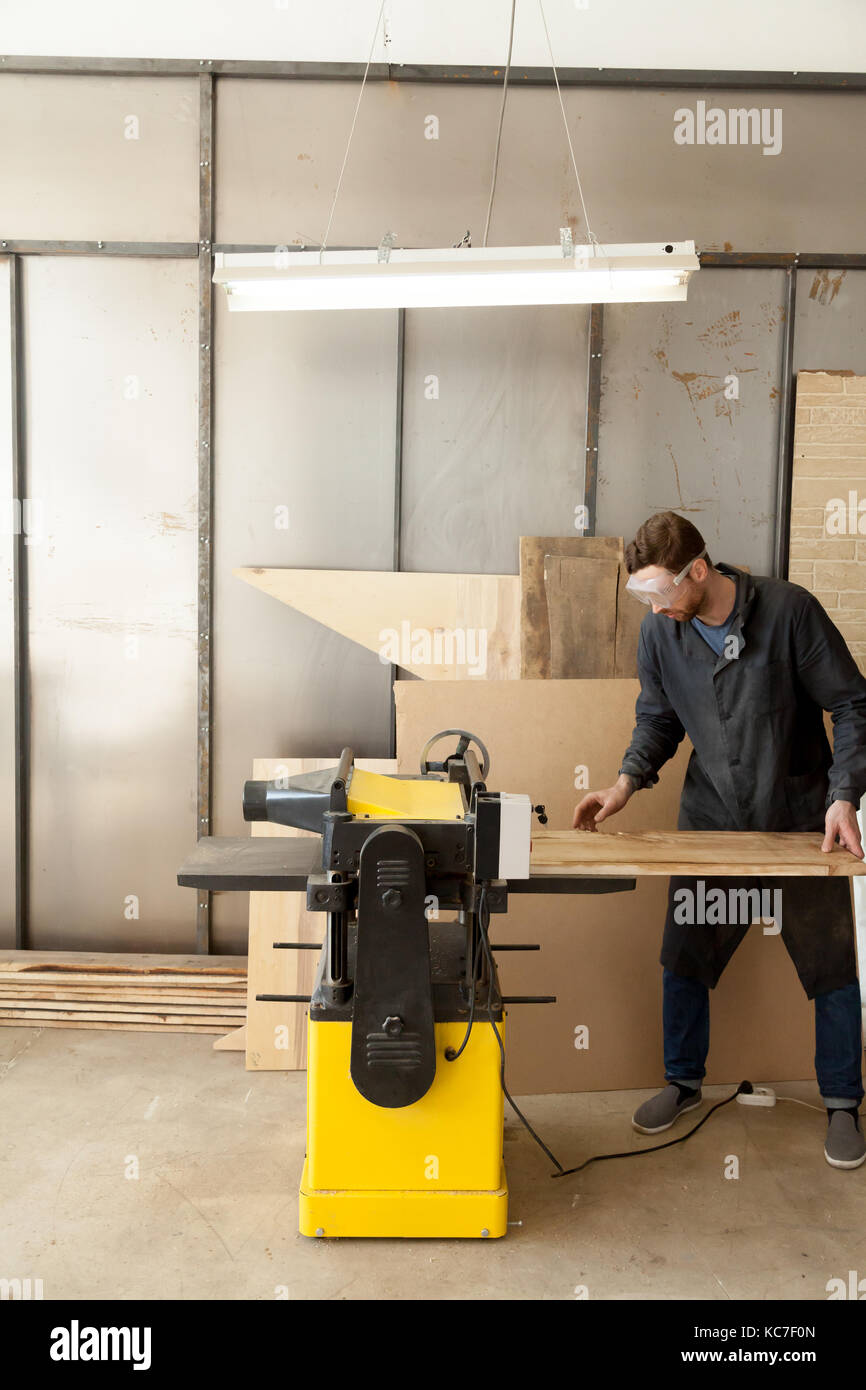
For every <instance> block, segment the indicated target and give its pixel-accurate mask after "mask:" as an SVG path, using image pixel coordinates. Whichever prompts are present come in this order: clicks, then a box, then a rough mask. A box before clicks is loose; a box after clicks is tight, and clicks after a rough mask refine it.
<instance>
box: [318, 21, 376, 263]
mask: <svg viewBox="0 0 866 1390" xmlns="http://www.w3.org/2000/svg"><path fill="white" fill-rule="evenodd" d="M384 9H385V0H382V3H381V4H380V6H379V14H378V16H377V18H376V27H375V29H374V30H373V39H372V42H371V43H370V52H369V54H368V56H367V66H366V67H365V68H364V76H363V79H362V81H361V90H360V92H359V93H358V100H357V101H356V103H355V114H354V116H353V117H352V127H351V130H350V131H349V139H348V140H347V141H346V153H345V154H344V155H343V165H342V168H341V169H340V177H339V178H338V179H337V187H336V189H335V190H334V200H333V202H332V203H331V211H330V214H329V216H328V225H327V227H326V228H325V235H324V237H323V238H322V244H321V246H320V247H319V259H320V260H321V257H322V254H323V253H324V250H325V247H326V246H327V244H328V237H329V236H330V233H331V223H332V222H333V220H334V210H335V208H336V206H337V199H338V198H339V196H340V189H341V188H342V186H343V175H344V174H345V172H346V164H347V163H348V160H349V150H350V149H351V148H352V136H353V135H354V134H355V126H356V124H357V121H358V112H359V111H360V109H361V100H362V98H363V96H364V88H365V87H366V85H367V74H368V72H369V71H370V64H371V63H372V61H373V49H374V48H375V47H376V39H377V38H378V35H379V25H380V24H381V23H382V13H383V11H384Z"/></svg>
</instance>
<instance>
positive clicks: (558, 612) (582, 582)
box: [544, 555, 619, 680]
mask: <svg viewBox="0 0 866 1390" xmlns="http://www.w3.org/2000/svg"><path fill="white" fill-rule="evenodd" d="M618 578H619V565H618V564H617V562H616V560H613V559H608V560H596V559H590V558H589V557H587V556H574V555H545V557H544V592H545V596H546V598H547V621H548V627H549V629H550V676H551V679H553V680H560V679H574V678H578V677H587V676H588V677H595V678H600V677H605V676H612V675H613V674H614V667H615V649H616V598H617V583H618Z"/></svg>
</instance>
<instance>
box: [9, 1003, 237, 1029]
mask: <svg viewBox="0 0 866 1390" xmlns="http://www.w3.org/2000/svg"><path fill="white" fill-rule="evenodd" d="M0 1008H1V1009H44V1011H46V1012H47V1013H51V1012H57V1011H58V1009H61V1011H63V1012H64V1013H117V1015H126V1013H129V1015H132V1013H158V1015H160V1016H163V1017H168V1016H170V1015H175V1013H179V1015H182V1016H183V1017H190V1016H192V1015H196V1016H197V1017H199V1019H200V1020H202V1023H207V1022H209V1020H210V1019H229V1020H232V1022H235V1023H238V1022H240V1020H243V1019H245V1017H246V1004H239V1005H236V1006H232V1008H231V1009H227V1008H217V1006H214V1008H211V1006H209V1005H204V1006H202V1005H197V1004H196V1005H190V1004H129V1001H122V1002H120V1001H118V1002H113V1001H106V999H32V998H24V999H10V998H8V997H4V998H1V999H0Z"/></svg>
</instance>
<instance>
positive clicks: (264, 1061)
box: [244, 755, 397, 1071]
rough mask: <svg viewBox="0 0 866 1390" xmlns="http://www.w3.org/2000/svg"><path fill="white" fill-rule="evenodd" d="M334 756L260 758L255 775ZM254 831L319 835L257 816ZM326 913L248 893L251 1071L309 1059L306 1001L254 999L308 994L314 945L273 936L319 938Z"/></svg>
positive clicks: (290, 773)
mask: <svg viewBox="0 0 866 1390" xmlns="http://www.w3.org/2000/svg"><path fill="white" fill-rule="evenodd" d="M338 762H339V755H335V756H334V757H332V758H256V759H255V761H254V763H253V778H254V780H255V781H270V780H271V779H272V778H274V777H277V776H284V777H294V776H296V775H297V774H298V773H301V772H318V771H320V770H321V769H322V768H326V767H336V765H337V763H338ZM355 766H356V767H359V768H363V769H365V770H366V771H368V772H395V771H396V769H397V764H396V763H395V762H394V761H393V760H392V759H390V758H356V759H355ZM252 834H253V835H254V836H261V835H263V836H266V837H273V836H289V837H292V836H305V837H307V838H313V839H319V838H320V837H319V836H317V835H312V832H311V831H309V830H296V829H295V828H294V827H292V826H287V825H273V824H271V822H270V821H253V825H252ZM326 921H327V916H326V914H325V913H322V912H307V909H306V903H305V900H304V895H303V893H250V924H249V946H248V961H249V973H248V977H247V1024H246V1033H245V1035H244V1041H245V1045H246V1066H247V1071H302V1070H303V1069H304V1067H305V1066H306V1065H307V1006H306V1004H277V1003H269V1002H266V1001H260V1000H257V999H256V995H258V994H309V993H310V991H311V990H312V987H313V981H314V979H315V974H316V966H317V965H318V952H316V951H275V950H274V942H275V941H313V942H315V943H316V944H317V945H320V944H321V941H322V937H323V935H324V930H325V923H326Z"/></svg>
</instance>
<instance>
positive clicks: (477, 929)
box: [178, 729, 634, 1237]
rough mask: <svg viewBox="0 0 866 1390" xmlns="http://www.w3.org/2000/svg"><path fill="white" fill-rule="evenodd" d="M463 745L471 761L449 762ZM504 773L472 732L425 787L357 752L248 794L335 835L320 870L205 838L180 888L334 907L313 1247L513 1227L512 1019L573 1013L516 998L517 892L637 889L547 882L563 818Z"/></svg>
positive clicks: (323, 981) (310, 1127) (320, 1068)
mask: <svg viewBox="0 0 866 1390" xmlns="http://www.w3.org/2000/svg"><path fill="white" fill-rule="evenodd" d="M452 736H453V737H455V738H456V739H457V744H456V748H455V750H454V751H453V752H451V753H449V754H448V755H447V756H446V757H445V758H444V759H443V760H442V761H440V762H434V761H430V760H429V757H428V755H429V753H430V751H431V749H432V748H433V746H434V744H436V743H437V742H439V740H441V739H443V738H445V737H452ZM473 745H474V746H473ZM476 748H477V750H478V752H477V753H476V751H475V749H476ZM479 754H480V757H481V761H480V762H479V756H478V755H479ZM488 771H489V757H488V754H487V750H486V749H485V747H484V745H483V744H482V743H481V741H480V740H479V739H478V738H476V737H475V736H473V735H472V734H469V733H467V732H466V731H465V730H459V729H449V730H445V731H443V733H441V734H437V735H435V736H434V737H433V738H432V739H430V740H429V741H428V743H427V745H426V746H425V748H424V750H423V752H422V755H421V767H420V773H419V774H418V775H416V776H410V777H407V776H396V775H382V774H378V773H373V772H367V771H364V770H363V769H361V768H357V767H355V766H354V758H353V754H352V751H351V749H348V748H346V749H344V750H343V753H342V756H341V758H340V762H339V765H338V766H337V767H335V768H330V769H327V770H324V771H320V772H310V773H302V774H300V775H298V776H294V777H285V778H282V779H278V780H276V781H272V782H247V783H246V786H245V788H244V818H245V819H246V820H248V821H255V820H268V821H272V822H274V823H276V824H279V825H287V826H294V827H297V828H300V829H304V830H311V831H315V832H317V833H319V834H320V835H321V837H322V842H321V854H320V856H319V855H318V854H317V855H316V859H317V860H318V862H313V861H311V860H310V859H309V856H310V854H311V847H313V846H315V844H316V842H315V841H311V840H309V839H307V838H302V839H299V840H287V839H279V840H253V841H249V842H247V841H228V840H213V841H212V842H211V843H210V848H207V847H206V848H205V851H204V852H202V850H201V846H202V845H203V844H205V842H201V841H200V842H199V853H198V855H197V856H196V858H195V861H194V862H191V863H189V864H187V865H185V866H184V868H183V869H182V870H181V872H180V873H179V875H178V881H179V882H180V883H182V884H188V885H189V886H195V887H198V888H200V889H201V888H214V889H217V888H219V889H225V888H226V887H232V888H243V887H255V888H257V889H260V888H264V889H265V890H267V889H272V890H274V889H279V888H297V887H299V886H300V885H301V883H303V884H304V886H305V887H306V894H307V909H308V910H309V911H313V912H323V913H326V914H327V928H326V931H325V934H324V943H323V945H322V948H321V953H320V957H319V963H318V971H317V974H316V980H315V985H314V987H313V992H312V995H311V996H310V997H309V999H308V1000H307V999H303V1002H307V1003H308V1004H309V1021H308V1051H307V1152H306V1161H305V1164H304V1171H303V1176H302V1179H301V1189H300V1230H301V1233H302V1234H303V1235H307V1236H325V1237H328V1236H414V1237H421V1236H438V1237H459V1236H464V1237H494V1236H501V1235H504V1234H505V1231H506V1226H507V1206H508V1193H507V1188H506V1179H505V1170H504V1166H503V1157H502V1149H503V1097H504V1090H505V1082H504V1066H505V1053H504V1047H503V1039H504V1027H505V1006H506V1005H507V1004H509V1003H514V1004H517V1003H547V1002H555V1001H554V1000H553V999H549V998H543V997H526V996H524V997H513V998H511V999H509V998H508V997H507V996H506V997H503V996H502V994H501V992H500V989H499V981H498V975H497V970H496V962H495V952H496V950H497V947H496V946H495V945H493V943H492V942H491V940H490V935H489V925H490V917H491V914H493V913H502V912H505V911H506V910H507V904H508V893H509V889H511V891H523V892H556V891H567V892H606V891H618V890H622V889H627V888H631V887H633V886H634V880H626V879H622V878H619V879H593V880H580V879H574V878H573V877H572V878H569V879H568V880H567V881H563V882H560V881H559V880H557V879H555V878H554V879H552V878H550V877H547V878H545V879H543V880H531V879H530V868H529V854H530V836H531V824H532V815H533V813H535V814H537V815H538V816H539V819H540V820H541V821H542V822H544V821H545V820H546V816H545V815H544V807H543V806H537V807H533V805H532V803H531V802H530V799H529V797H528V796H525V795H521V794H517V795H510V794H506V793H499V792H491V791H488V789H487V785H486V781H485V778H486V776H487V774H488ZM304 855H306V856H308V859H307V862H306V863H305V862H304V860H303V856H304ZM266 861H267V862H266ZM305 870H306V872H305ZM302 876H303V877H302ZM274 946H275V948H277V949H279V948H291V947H293V946H294V947H296V948H298V949H303V943H288V942H275V943H274ZM499 949H510V950H537V949H538V947H537V946H535V945H533V946H525V947H522V946H514V945H510V946H503V947H500V948H499ZM258 997H259V998H261V999H267V1000H278V1001H285V1002H286V1003H290V1002H299V1000H300V997H299V996H281V995H261V996H258Z"/></svg>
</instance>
